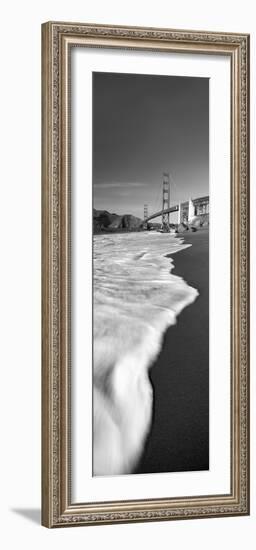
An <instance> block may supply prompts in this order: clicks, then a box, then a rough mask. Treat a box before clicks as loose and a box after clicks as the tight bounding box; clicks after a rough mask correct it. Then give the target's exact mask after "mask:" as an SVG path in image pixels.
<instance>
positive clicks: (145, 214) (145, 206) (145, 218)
mask: <svg viewBox="0 0 256 550" xmlns="http://www.w3.org/2000/svg"><path fill="white" fill-rule="evenodd" d="M147 219H148V205H147V204H144V224H143V227H144V229H147V227H148V224H147V222H146V220H147Z"/></svg>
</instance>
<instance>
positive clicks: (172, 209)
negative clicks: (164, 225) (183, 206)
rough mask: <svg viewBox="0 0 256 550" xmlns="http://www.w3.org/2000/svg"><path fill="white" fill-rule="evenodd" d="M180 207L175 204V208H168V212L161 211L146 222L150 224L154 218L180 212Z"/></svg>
mask: <svg viewBox="0 0 256 550" xmlns="http://www.w3.org/2000/svg"><path fill="white" fill-rule="evenodd" d="M178 210H179V205H178V204H175V206H171V207H170V208H167V209H166V210H159V212H155V214H151V216H149V217H148V218H147V219H146V220H144V222H145V223H146V222H148V221H149V220H153V219H154V218H158V217H159V216H162V215H163V214H169V213H171V212H178Z"/></svg>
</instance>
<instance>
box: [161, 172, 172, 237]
mask: <svg viewBox="0 0 256 550" xmlns="http://www.w3.org/2000/svg"><path fill="white" fill-rule="evenodd" d="M162 205H163V208H162V209H163V210H167V209H168V208H170V176H169V174H167V173H166V172H164V174H163V203H162ZM169 219H170V214H169V212H168V213H167V214H164V213H163V214H162V230H163V231H164V232H169V231H170V225H169Z"/></svg>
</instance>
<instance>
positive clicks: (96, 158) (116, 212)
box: [92, 72, 210, 476]
mask: <svg viewBox="0 0 256 550" xmlns="http://www.w3.org/2000/svg"><path fill="white" fill-rule="evenodd" d="M92 130H93V136H92V137H93V142H92V143H93V159H92V163H93V167H92V168H93V181H92V185H93V205H92V206H93V274H92V275H93V367H92V368H93V418H92V425H93V430H92V434H93V456H92V472H93V476H113V475H124V474H137V475H139V474H147V473H150V474H154V473H167V472H168V473H171V472H186V471H205V470H209V224H210V219H209V218H210V191H209V79H208V78H203V77H186V76H175V75H174V76H160V75H150V74H130V73H129V74H128V73H106V72H94V73H93V80H92Z"/></svg>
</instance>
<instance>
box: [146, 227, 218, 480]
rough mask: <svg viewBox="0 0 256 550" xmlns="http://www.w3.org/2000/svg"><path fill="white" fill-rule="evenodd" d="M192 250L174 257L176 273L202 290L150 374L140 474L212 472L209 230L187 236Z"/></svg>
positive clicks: (167, 339) (170, 333) (172, 330)
mask: <svg viewBox="0 0 256 550" xmlns="http://www.w3.org/2000/svg"><path fill="white" fill-rule="evenodd" d="M182 237H184V243H191V244H192V246H191V247H190V248H187V249H186V250H184V251H181V252H178V253H176V254H174V255H173V260H174V266H175V267H174V269H173V271H172V273H173V274H175V275H179V276H181V277H182V278H183V279H185V281H187V282H188V284H189V285H191V286H194V287H195V288H197V289H198V290H199V293H200V295H199V297H198V298H197V300H196V301H195V303H193V304H192V305H190V306H188V307H187V308H185V309H184V310H183V311H182V313H181V314H180V315H179V317H178V322H177V324H176V325H175V326H172V327H170V328H169V329H168V330H167V332H166V334H165V337H164V344H163V347H162V351H161V353H160V355H159V357H158V360H157V361H156V362H155V364H154V365H153V367H152V368H151V370H150V379H151V382H152V386H153V390H154V411H153V422H152V428H151V432H150V434H149V437H148V440H147V443H146V447H145V450H144V453H143V456H142V458H141V461H140V464H139V466H138V467H137V470H136V473H150V472H152V473H153V472H170V471H173V472H177V471H188V470H189V471H192V470H193V471H195V470H207V469H208V468H209V429H208V427H209V415H208V408H209V315H208V314H209V231H208V229H201V230H200V231H198V232H195V233H190V232H189V233H185V234H184V235H182Z"/></svg>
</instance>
